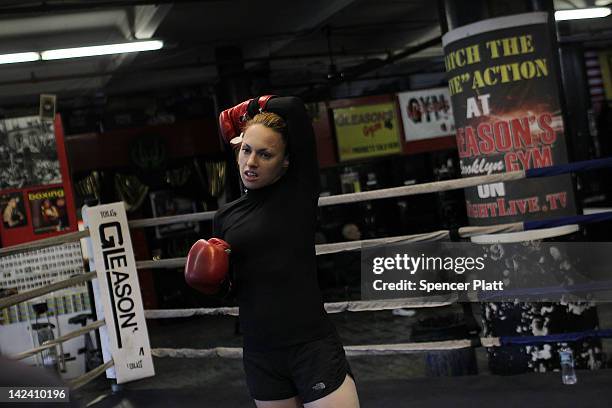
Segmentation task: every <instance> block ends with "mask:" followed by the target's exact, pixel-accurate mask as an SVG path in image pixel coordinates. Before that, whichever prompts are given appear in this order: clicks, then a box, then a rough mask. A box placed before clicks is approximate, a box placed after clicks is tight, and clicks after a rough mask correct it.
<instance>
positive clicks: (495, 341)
mask: <svg viewBox="0 0 612 408" xmlns="http://www.w3.org/2000/svg"><path fill="white" fill-rule="evenodd" d="M610 167H612V158H606V159H599V160H590V161H584V162H576V163H570V164H567V165H559V166H551V167H546V168H539V169H531V170H527V171H514V172H509V173H502V174H493V175H486V176H477V177H471V178H463V179H456V180H445V181H438V182H431V183H424V184H418V185H412V186H405V187H397V188H390V189H381V190H374V191H368V192H360V193H351V194H341V195H336V196H329V197H321V198H320V199H319V206H330V205H341V204H349V203H356V202H362V201H369V200H377V199H385V198H391V197H403V196H409V195H417V194H430V193H438V192H443V191H449V190H457V189H463V188H466V187H473V186H477V185H480V184H486V183H495V182H504V181H515V180H521V179H528V178H536V177H550V176H555V175H559V174H567V173H572V172H579V171H586V170H594V169H602V168H610ZM93 208H95V207H93ZM213 216H214V212H202V213H194V214H187V215H178V216H170V217H159V218H153V219H143V220H133V221H129V223H128V224H129V228H130V229H134V228H148V227H155V226H160V225H168V224H173V223H179V222H188V221H205V220H211V219H212V218H213ZM610 220H612V211H604V212H599V213H592V214H585V215H578V216H571V217H562V218H555V219H548V220H543V221H527V222H516V223H510V224H501V225H495V226H486V227H461V228H458V229H456V230H439V231H432V232H429V233H422V234H412V235H403V236H395V237H387V238H377V239H369V240H361V241H350V242H338V243H331V244H322V245H317V246H316V254H317V255H325V254H333V253H339V252H345V251H355V250H360V249H362V248H363V247H364V246H376V245H385V244H392V243H414V242H432V241H449V240H450V241H459V240H461V239H466V238H474V237H480V236H483V235H492V234H505V233H515V232H523V231H540V230H545V229H546V230H547V231H548V235H546V236H547V237H550V236H551V235H550V234H551V233H550V231H552V237H554V236H561V235H564V234H568V233H571V232H575V231H577V230H578V226H579V225H583V224H589V223H598V222H605V221H610ZM555 234H557V235H555ZM91 235H92V234H91V232H90V230H89V229H85V230H84V231H79V232H75V233H69V234H65V235H61V236H57V237H53V238H50V239H44V240H40V241H35V242H32V243H28V244H23V245H17V246H12V247H7V248H2V249H0V257H3V256H8V255H11V254H15V253H19V252H23V251H32V250H36V249H40V248H45V247H49V246H54V245H60V244H63V243H68V242H74V241H78V240H81V239H87V238H89V237H90V236H91ZM532 239H541V237H536V238H532ZM132 256H133V254H132ZM185 261H186V258H173V259H160V260H148V261H136V268H137V269H173V268H179V267H183V266H184V264H185ZM97 276H99V275H98V274H97V272H96V271H91V272H86V273H83V274H81V275H78V276H74V277H71V278H69V279H67V280H64V281H60V282H56V283H53V284H51V285H48V286H45V287H41V288H36V289H34V290H30V291H26V292H23V293H19V294H16V295H11V296H8V297H5V298H1V299H0V309H3V308H9V307H12V306H14V305H17V304H19V303H21V302H24V301H27V300H29V299H33V298H37V297H39V296H42V295H45V294H49V293H51V292H54V291H57V290H60V289H63V288H68V287H71V286H73V285H77V284H81V283H83V282H86V281H90V280H93V279H95V278H96V277H97ZM457 301H458V298H450V299H449V298H440V299H436V298H431V297H428V298H427V299H415V298H411V299H393V300H378V301H364V300H360V301H345V302H334V303H326V304H325V309H326V311H327V312H328V313H330V314H337V313H347V312H355V313H359V312H367V311H370V312H371V311H384V310H394V309H400V308H410V309H418V308H423V309H426V308H437V307H443V306H449V305H452V304H454V303H456V302H457ZM238 315H239V310H238V308H237V307H220V308H193V309H157V310H144V316H145V317H146V319H147V320H165V319H181V318H187V317H194V316H202V317H206V316H238ZM109 324H110V322H109V317H108V316H107V317H106V318H103V319H100V320H97V321H95V322H93V323H91V324H88V325H86V326H85V327H83V328H81V329H79V330H76V331H73V332H71V333H67V334H64V335H62V336H60V337H59V338H57V339H54V340H50V341H47V342H45V343H44V344H42V345H40V346H38V347H35V348H32V349H30V350H26V351H23V352H20V353H19V354H16V355H13V356H11V357H12V358H14V359H24V358H27V357H30V356H32V355H35V354H37V353H40V352H41V351H43V350H46V349H51V348H55V347H58V346H59V345H61V344H62V343H63V342H65V341H67V340H70V339H74V338H76V337H79V336H81V335H83V334H84V333H88V332H90V331H93V330H97V329H100V328H103V327H104V326H106V325H109ZM611 337H612V329H598V330H590V331H582V332H572V333H563V334H556V335H540V336H516V337H512V336H502V337H472V338H465V339H457V340H444V341H425V342H407V343H393V344H375V345H347V346H345V351H346V354H347V356H348V357H349V359H350V358H352V357H357V356H389V355H397V354H411V353H425V352H431V351H449V350H460V349H470V348H478V347H486V348H495V347H499V346H503V345H510V344H538V343H545V342H576V341H581V340H584V339H593V338H599V339H602V338H611ZM150 352H151V354H152V356H153V357H156V358H183V359H203V358H205V359H212V358H221V359H238V358H240V357H241V356H242V349H241V348H237V347H222V346H218V347H213V348H152V349H151V350H150ZM123 363H124V362H121V361H120V362H116V361H114V359H113V358H108V356H107V358H105V362H104V364H102V365H100V366H99V367H97V368H95V369H93V370H91V371H89V372H86V373H85V374H84V375H82V376H80V377H78V378H75V379H72V380H71V381H69V382H68V385H69V386H70V387H71V389H72V390H78V389H79V388H81V387H83V386H84V385H86V384H88V383H89V382H91V381H92V380H93V379H95V378H96V377H98V376H100V375H101V374H103V373H104V372H105V371H107V370H108V369H111V368H112V367H114V366H115V365H117V364H123ZM202 364H203V363H202ZM381 369H382V367H381ZM157 375H163V374H161V373H157ZM579 378H580V380H579V383H578V384H577V385H575V386H572V387H567V386H564V385H562V384H561V380H560V375H559V373H546V374H522V375H517V376H511V377H500V376H493V375H491V376H477V377H474V376H465V377H447V378H426V379H425V378H421V379H406V380H401V381H400V380H397V381H391V382H380V381H379V382H376V381H373V382H368V381H367V379H360V378H357V384H358V391H359V395H360V400H361V403H362V405H363V406H381V407H388V406H403V405H402V403H401V402H400V401H409V402H410V404H407V405H406V406H408V405H409V406H425V407H429V406H432V407H433V406H439V405H440V396H441V395H443V396H444V397H443V398H444V401H447V402H449V401H452V405H454V406H458V407H463V406H466V407H467V406H468V405H469V406H473V405H474V404H476V405H479V404H491V405H496V406H503V407H505V406H517V405H519V404H528V403H529V398H532V400H531V401H532V402H535V404H536V405H541V404H544V400H543V398H544V396H545V397H546V400H545V402H546V404H545V405H546V406H557V407H559V406H574V407H575V406H583V405H582V403H584V401H585V399H587V398H588V400H589V401H591V402H592V404H591V405H590V406H609V403H607V401H612V387H609V383H610V380H612V373H610V370H598V371H590V372H583V371H581V372H580V375H579ZM500 394H502V398H500ZM203 395H206V401H207V403H208V404H207V405H204V404H206V402H205V401H204V400H203V399H202V396H203ZM125 401H128V402H130V403H131V404H132V405H133V406H165V407H167V406H181V407H182V406H192V405H193V406H196V405H197V406H211V407H213V406H215V407H218V406H223V407H234V406H235V407H239V406H240V407H241V406H252V401H251V399H250V398H249V397H248V393H247V391H246V387H242V388H240V389H238V388H236V389H234V388H232V387H231V386H230V387H226V388H224V389H218V388H215V389H208V388H207V387H206V385H203V386H202V387H198V389H173V390H147V391H146V392H145V391H143V390H130V389H129V387H126V388H125V389H124V390H122V391H121V392H120V393H117V394H115V395H112V396H110V397H108V398H106V399H104V400H102V401H100V402H98V403H97V404H96V406H119V405H121V404H122V403H124V402H125ZM169 401H170V402H169ZM221 401H223V402H222V403H221ZM529 406H531V405H529Z"/></svg>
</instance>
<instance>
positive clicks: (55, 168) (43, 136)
mask: <svg viewBox="0 0 612 408" xmlns="http://www.w3.org/2000/svg"><path fill="white" fill-rule="evenodd" d="M0 172H1V173H2V177H1V178H0V209H1V210H2V223H1V224H0V237H1V239H2V246H4V247H6V246H11V245H16V244H21V243H25V242H30V241H34V240H37V239H41V238H47V237H50V236H53V235H57V234H61V233H64V232H70V231H75V230H76V227H77V220H76V209H75V207H74V201H73V193H72V184H71V182H70V173H69V170H68V162H67V157H66V150H65V146H64V134H63V130H62V123H61V120H60V117H59V116H56V118H55V120H54V121H53V120H42V119H41V118H40V117H39V116H26V117H20V118H10V119H4V120H0Z"/></svg>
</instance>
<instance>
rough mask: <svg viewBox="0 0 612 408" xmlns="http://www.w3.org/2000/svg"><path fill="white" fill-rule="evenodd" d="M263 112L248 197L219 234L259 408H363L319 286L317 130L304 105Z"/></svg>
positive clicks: (280, 102)
mask: <svg viewBox="0 0 612 408" xmlns="http://www.w3.org/2000/svg"><path fill="white" fill-rule="evenodd" d="M264 110H265V111H264V112H262V113H259V114H257V115H254V117H253V118H252V119H250V120H249V121H248V122H246V124H245V125H244V130H243V134H242V140H241V142H242V145H241V147H240V150H239V153H238V166H239V170H240V177H241V180H242V183H243V185H244V187H245V194H244V195H243V196H242V197H241V198H239V199H238V200H236V201H233V202H231V203H229V204H227V205H225V206H224V207H223V208H221V209H220V210H219V211H218V212H217V213H216V215H215V219H214V222H213V225H214V236H215V237H219V238H222V239H223V240H225V241H227V242H228V243H229V244H230V245H231V248H232V254H231V260H232V267H233V271H234V276H235V278H234V279H235V280H234V287H235V289H236V295H237V298H238V302H239V306H240V326H241V329H242V332H243V334H244V354H243V362H244V368H245V372H246V374H247V383H248V386H249V390H250V393H251V396H252V397H253V398H254V399H255V402H256V404H257V406H258V407H260V408H261V407H266V408H268V407H270V408H284V407H287V408H289V407H300V406H302V404H303V405H304V406H305V407H334V408H338V407H340V408H342V407H347V408H348V407H351V408H353V407H358V406H359V402H358V398H357V392H356V389H355V383H354V381H353V379H352V373H351V371H350V367H349V365H348V362H347V361H346V357H345V355H344V349H343V348H342V344H341V343H340V340H339V338H338V335H337V333H336V330H335V328H334V327H333V325H332V324H331V322H330V320H329V319H328V317H327V314H326V312H325V310H324V307H323V300H322V297H321V293H320V290H319V287H318V283H317V275H316V272H317V267H316V254H315V244H314V234H315V223H316V213H317V207H318V196H319V191H318V188H319V186H318V183H319V171H318V164H317V156H316V148H315V140H314V132H313V129H312V124H311V121H310V119H309V117H308V115H307V113H306V110H305V109H304V105H303V103H302V102H301V101H300V100H299V99H297V98H293V97H279V98H272V99H270V100H269V101H268V102H267V105H266V107H265V109H264Z"/></svg>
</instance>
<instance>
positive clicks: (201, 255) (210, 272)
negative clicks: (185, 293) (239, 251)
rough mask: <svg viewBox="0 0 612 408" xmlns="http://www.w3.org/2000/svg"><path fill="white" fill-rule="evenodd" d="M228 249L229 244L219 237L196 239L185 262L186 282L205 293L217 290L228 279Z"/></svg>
mask: <svg viewBox="0 0 612 408" xmlns="http://www.w3.org/2000/svg"><path fill="white" fill-rule="evenodd" d="M229 249H230V246H229V244H228V243H227V242H225V241H223V240H222V239H219V238H211V239H209V240H208V241H206V240H205V239H200V240H198V241H196V243H195V244H193V246H192V247H191V249H190V250H189V254H188V255H187V263H186V264H185V281H186V282H187V284H188V285H189V286H191V287H192V288H194V289H197V290H199V291H200V292H202V293H205V294H207V295H214V294H215V293H217V292H219V290H220V289H221V285H222V284H223V283H224V281H226V279H228V271H229V252H230V251H229Z"/></svg>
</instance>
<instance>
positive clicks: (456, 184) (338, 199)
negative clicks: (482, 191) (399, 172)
mask: <svg viewBox="0 0 612 408" xmlns="http://www.w3.org/2000/svg"><path fill="white" fill-rule="evenodd" d="M522 179H525V171H524V170H517V171H511V172H508V173H498V174H489V175H485V176H476V177H467V178H461V179H452V180H443V181H433V182H430V183H422V184H415V185H412V186H402V187H393V188H386V189H380V190H372V191H363V192H360V193H350V194H338V195H333V196H328V197H320V198H319V207H324V206H327V205H336V204H347V203H357V202H360V201H368V200H379V199H383V198H392V197H402V196H409V195H417V194H428V193H439V192H442V191H449V190H458V189H461V188H466V187H475V186H478V185H481V184H488V183H498V182H501V181H513V180H522Z"/></svg>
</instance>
